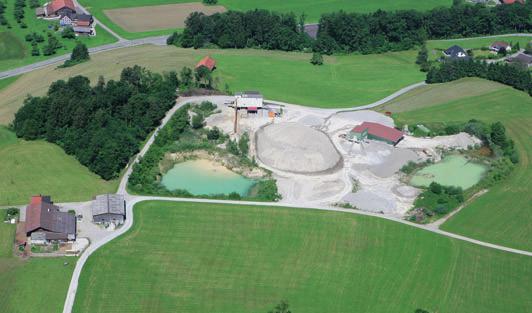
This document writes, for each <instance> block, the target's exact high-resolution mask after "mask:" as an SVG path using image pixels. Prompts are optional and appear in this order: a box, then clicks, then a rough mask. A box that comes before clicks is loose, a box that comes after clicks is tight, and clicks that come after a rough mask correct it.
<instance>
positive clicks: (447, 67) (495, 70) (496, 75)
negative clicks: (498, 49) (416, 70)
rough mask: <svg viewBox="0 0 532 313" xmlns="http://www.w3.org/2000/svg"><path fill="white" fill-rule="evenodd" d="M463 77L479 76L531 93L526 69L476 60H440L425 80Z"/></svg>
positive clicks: (449, 79)
mask: <svg viewBox="0 0 532 313" xmlns="http://www.w3.org/2000/svg"><path fill="white" fill-rule="evenodd" d="M464 77H479V78H484V79H488V80H492V81H496V82H499V83H502V84H505V85H509V86H512V87H514V88H515V89H518V90H523V91H525V92H528V94H529V95H532V76H531V75H530V72H529V71H528V69H523V68H521V67H519V66H516V65H510V64H503V63H491V64H488V63H486V62H483V61H477V60H472V59H469V60H456V61H451V60H448V61H445V62H441V64H440V65H439V66H433V67H431V68H430V70H429V71H428V73H427V79H426V82H427V83H429V84H433V83H444V82H449V81H453V80H457V79H460V78H464Z"/></svg>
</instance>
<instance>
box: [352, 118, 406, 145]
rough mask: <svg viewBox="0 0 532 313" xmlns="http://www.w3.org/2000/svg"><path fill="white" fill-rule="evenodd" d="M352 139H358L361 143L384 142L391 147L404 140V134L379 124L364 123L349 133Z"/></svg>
mask: <svg viewBox="0 0 532 313" xmlns="http://www.w3.org/2000/svg"><path fill="white" fill-rule="evenodd" d="M349 137H350V138H351V139H353V138H356V139H357V140H359V141H361V140H364V139H371V140H378V141H383V142H386V143H388V144H391V145H394V146H395V145H396V144H398V143H399V141H401V140H403V138H404V134H403V132H401V131H399V130H397V129H395V128H392V127H388V126H385V125H382V124H379V123H374V122H364V123H362V124H360V125H358V126H356V127H355V128H353V129H352V130H351V132H350V133H349Z"/></svg>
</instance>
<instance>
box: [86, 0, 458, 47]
mask: <svg viewBox="0 0 532 313" xmlns="http://www.w3.org/2000/svg"><path fill="white" fill-rule="evenodd" d="M190 2H201V1H199V0H196V1H194V0H132V1H131V0H115V1H107V0H80V3H81V4H82V5H83V6H84V7H85V8H86V9H88V10H89V11H90V12H91V13H92V14H94V16H96V17H97V18H98V19H99V20H100V21H101V22H102V23H104V24H105V25H107V26H109V27H110V28H112V29H113V31H115V32H117V33H118V34H119V35H121V36H123V37H125V38H130V39H133V38H139V37H146V36H150V35H161V34H169V33H171V31H172V30H163V31H152V32H138V33H130V32H126V31H125V30H123V29H122V28H120V27H119V26H118V25H116V24H115V23H113V21H112V20H111V19H110V18H109V17H108V16H107V15H105V13H104V10H108V9H119V8H130V7H140V6H150V5H161V4H172V3H190ZM218 4H219V5H222V6H225V7H226V8H227V9H228V10H237V11H247V10H253V9H257V8H259V9H266V10H271V11H277V12H284V13H288V12H294V13H295V14H296V15H298V16H299V15H301V14H302V13H305V15H306V16H307V18H306V21H307V22H308V23H317V22H318V21H319V19H320V16H321V14H323V13H328V12H335V11H339V10H344V11H348V12H373V11H376V10H378V9H382V10H398V9H416V10H429V9H432V8H434V7H438V6H450V5H451V4H452V1H451V0H424V1H416V0H380V1H365V0H329V1H323V0H290V1H284V0H258V1H249V0H219V1H218ZM150 18H157V17H150Z"/></svg>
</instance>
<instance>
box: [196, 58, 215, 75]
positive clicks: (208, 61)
mask: <svg viewBox="0 0 532 313" xmlns="http://www.w3.org/2000/svg"><path fill="white" fill-rule="evenodd" d="M202 66H205V67H206V68H208V69H209V71H211V72H212V71H213V70H214V69H215V68H216V61H214V59H213V58H211V57H210V56H206V57H204V58H203V59H201V61H199V62H198V64H196V67H195V68H196V69H197V68H200V67H202Z"/></svg>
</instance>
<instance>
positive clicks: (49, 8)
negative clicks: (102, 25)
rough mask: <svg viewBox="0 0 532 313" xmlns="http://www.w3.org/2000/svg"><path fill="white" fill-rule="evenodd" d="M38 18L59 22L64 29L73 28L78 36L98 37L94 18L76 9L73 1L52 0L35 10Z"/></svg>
mask: <svg viewBox="0 0 532 313" xmlns="http://www.w3.org/2000/svg"><path fill="white" fill-rule="evenodd" d="M35 15H36V16H37V17H41V18H45V19H50V20H59V24H60V25H61V26H62V27H72V29H73V30H74V32H75V33H76V34H78V35H88V36H93V35H96V31H95V29H94V27H95V25H94V18H93V17H92V15H90V14H85V13H83V12H82V11H81V10H80V9H78V8H76V6H75V5H74V1H72V0H52V1H51V2H47V3H45V4H44V5H43V6H42V7H39V8H36V9H35Z"/></svg>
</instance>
